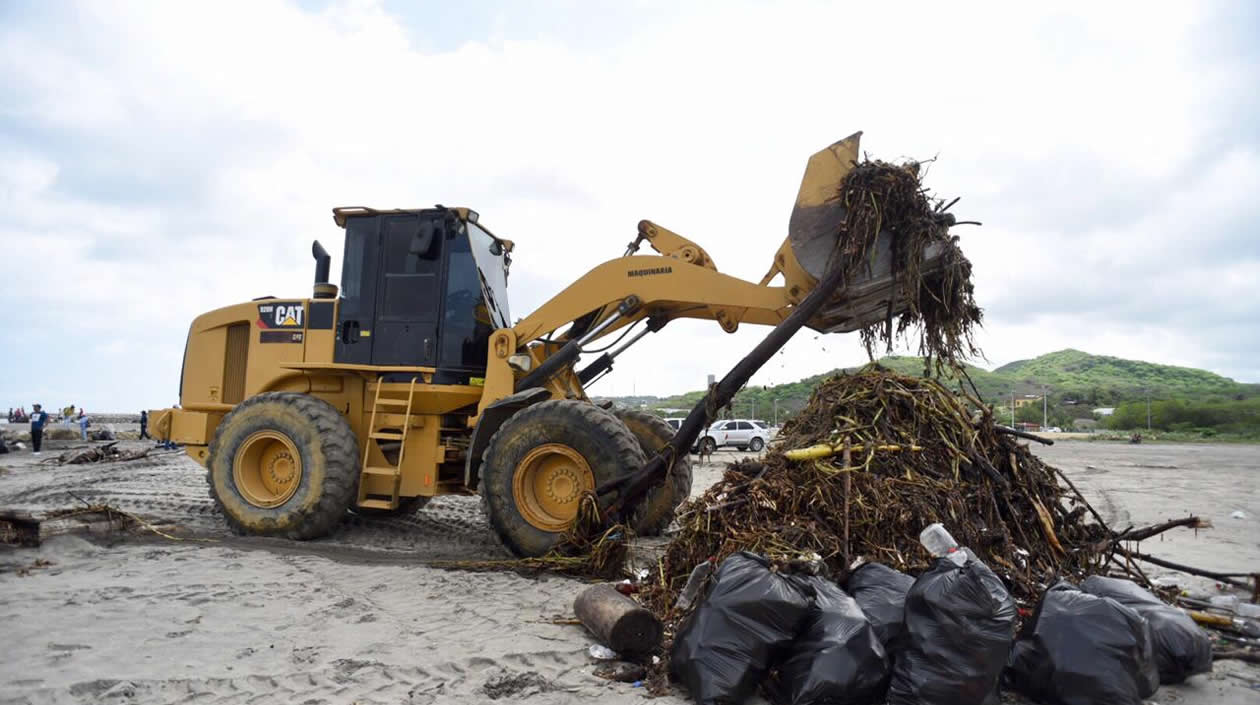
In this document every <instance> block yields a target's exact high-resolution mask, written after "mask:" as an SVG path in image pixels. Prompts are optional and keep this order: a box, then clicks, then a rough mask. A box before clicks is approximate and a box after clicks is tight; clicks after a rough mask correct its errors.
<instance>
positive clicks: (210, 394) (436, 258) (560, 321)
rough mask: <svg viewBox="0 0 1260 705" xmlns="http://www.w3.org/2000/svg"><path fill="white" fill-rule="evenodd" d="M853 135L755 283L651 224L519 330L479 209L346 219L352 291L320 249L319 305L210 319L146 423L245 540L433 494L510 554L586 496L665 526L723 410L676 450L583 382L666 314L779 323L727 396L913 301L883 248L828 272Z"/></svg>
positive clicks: (654, 427)
mask: <svg viewBox="0 0 1260 705" xmlns="http://www.w3.org/2000/svg"><path fill="white" fill-rule="evenodd" d="M860 134H861V133H857V134H854V135H852V136H850V137H848V138H846V139H844V140H841V141H840V142H837V143H835V144H833V145H831V146H830V147H828V148H826V149H823V150H822V151H820V152H818V153H817V154H815V155H813V157H811V159H810V160H809V163H808V165H807V168H806V171H805V176H804V179H803V180H802V183H801V187H800V192H799V194H798V197H797V203H796V207H795V209H794V210H793V213H792V218H791V222H790V226H789V234H788V236H787V238H786V239H785V240H784V241H783V243H782V245H781V246H780V247H779V248H778V251H777V252H776V253H775V254H774V258H773V263H772V264H771V266H770V269H769V272H767V274H766V276H765V277H764V278H763V279H762V280H761V281H760V282H756V283H754V282H751V281H745V280H742V279H739V278H736V277H733V276H729V275H726V274H723V273H721V272H720V271H718V268H717V264H716V262H714V260H713V258H712V257H711V256H710V255H709V253H708V252H706V251H705V249H704V248H703V247H701V246H700V245H698V244H697V243H695V242H693V241H691V240H689V239H687V238H685V237H683V236H682V235H679V234H678V233H675V232H672V231H670V230H668V229H667V228H665V227H663V226H661V225H657V224H655V223H652V222H649V221H646V220H645V221H642V222H641V223H639V226H638V232H637V235H636V237H635V238H634V241H633V242H632V243H631V244H630V246H629V248H628V249H627V250H626V251H625V252H624V253H623V254H622V256H620V257H616V258H614V259H610V260H609V261H607V262H604V263H603V264H601V265H599V266H597V267H595V268H594V269H592V270H590V271H588V272H586V273H585V274H583V275H582V276H580V277H578V278H577V280H576V281H574V282H573V283H572V284H571V285H570V286H568V287H567V288H566V289H564V290H563V291H561V292H560V293H559V294H557V295H556V296H555V297H554V298H552V299H551V300H550V301H548V302H547V303H545V304H544V305H543V306H541V307H540V308H539V309H538V310H537V311H534V312H532V313H530V314H529V315H527V316H525V317H524V318H521V319H520V320H518V321H516V322H515V323H513V322H512V318H511V314H510V312H509V299H508V291H507V284H508V272H509V268H510V264H511V254H512V252H513V249H514V244H513V243H512V242H511V241H510V240H506V239H503V238H502V237H499V236H497V235H495V234H494V233H493V232H491V230H490V229H489V228H488V227H486V225H485V224H483V223H482V222H481V220H480V218H479V217H478V214H477V213H476V212H475V211H473V210H469V209H467V208H446V207H442V206H436V207H434V208H421V209H405V210H403V209H400V210H378V209H373V208H363V207H348V208H335V209H333V220H334V222H335V223H336V225H337V226H338V227H340V228H342V229H344V231H345V238H344V239H345V244H344V254H343V260H342V272H341V283H340V286H338V285H336V284H333V283H330V282H329V281H328V278H329V277H328V274H329V265H330V257H329V255H328V254H327V253H326V251H325V250H324V248H323V247H322V246H320V244H319V242H318V241H316V242H315V243H314V245H313V250H312V252H313V255H314V258H315V284H314V291H313V294H312V296H311V297H310V298H279V297H274V296H267V297H263V298H259V299H254V300H253V301H249V302H246V303H239V304H235V305H231V306H227V307H224V308H220V309H217V310H214V311H211V312H209V313H206V314H203V315H201V316H198V317H197V318H196V320H194V321H193V323H192V326H191V328H190V330H189V333H188V338H187V346H186V349H185V353H184V361H183V371H182V373H181V380H180V390H179V399H180V404H179V406H178V407H177V408H171V409H158V410H153V411H151V412H150V427H151V429H152V432H153V434H154V435H155V437H157V438H159V439H161V440H170V441H174V442H176V443H180V444H183V445H184V446H185V447H186V451H187V453H188V455H190V456H191V457H192V458H193V459H194V460H196V461H197V462H198V463H200V464H202V465H203V466H205V468H206V471H207V481H208V483H209V486H210V493H211V495H212V496H213V497H214V499H215V501H216V502H217V503H218V505H219V506H220V507H221V509H222V511H223V514H224V516H225V517H226V519H227V522H228V523H229V525H230V526H231V528H232V529H233V530H235V531H237V532H239V533H247V534H264V535H275V536H284V537H290V538H294V539H312V538H317V537H320V536H324V535H326V534H328V533H329V532H331V531H332V530H333V529H334V528H335V527H336V526H337V524H338V523H339V522H340V521H341V520H342V518H343V517H344V516H345V515H346V513H347V511H352V512H355V513H366V514H390V513H399V512H413V511H416V510H417V509H418V508H420V507H422V506H424V504H425V503H426V502H428V501H429V500H430V499H431V498H433V497H436V496H438V495H444V494H479V495H480V497H481V504H482V507H483V510H484V512H485V515H486V518H487V520H488V523H489V525H490V527H491V528H492V530H493V531H494V532H495V534H496V535H497V536H498V538H499V539H500V540H501V541H502V543H503V544H504V545H505V546H506V547H507V548H508V549H509V550H510V551H511V552H512V553H514V554H516V555H518V556H538V555H542V554H544V553H546V552H547V551H548V550H549V549H551V548H552V546H553V545H554V544H555V543H556V542H557V541H558V540H559V537H560V536H561V535H562V534H563V533H564V532H565V530H566V529H568V528H569V527H570V526H571V524H572V523H573V522H574V520H575V517H576V515H577V512H578V506H579V504H580V501H581V499H582V497H583V495H584V494H587V493H598V497H599V501H600V502H601V504H602V505H603V506H605V507H607V508H609V509H610V511H613V512H615V513H616V514H617V515H618V516H619V517H622V518H623V520H625V521H628V522H630V524H631V525H632V527H633V529H634V530H635V531H636V532H637V533H640V534H652V533H659V532H660V531H661V530H663V529H664V528H665V527H666V526H667V525H668V524H669V522H670V521H671V519H672V517H673V514H674V509H675V507H676V506H677V505H678V504H679V503H680V502H682V501H683V500H685V499H686V498H687V496H688V494H689V493H690V490H691V479H692V478H691V468H690V464H689V460H688V455H687V451H686V449H687V447H689V446H690V445H691V443H692V441H694V438H695V434H696V433H697V432H698V431H699V429H700V428H702V427H703V426H704V425H705V422H706V421H708V420H709V419H708V418H707V416H709V415H711V414H712V412H713V409H712V408H709V409H701V408H699V407H698V408H697V409H696V410H694V411H693V413H692V415H691V416H689V417H688V421H687V422H685V423H684V424H683V427H682V428H681V429H680V430H679V431H678V434H679V436H680V437H681V436H686V435H687V434H690V437H689V438H675V432H674V430H673V429H672V428H671V427H670V426H669V425H667V424H666V423H665V422H664V420H663V419H659V418H657V417H655V416H653V415H651V414H648V413H644V412H641V411H638V410H625V409H616V408H604V407H601V406H599V405H596V404H594V403H592V402H591V401H590V400H589V398H588V397H587V394H586V391H585V390H586V387H587V385H589V384H590V383H591V382H593V381H594V380H595V379H597V378H598V377H599V376H601V375H603V374H606V373H607V372H609V371H610V370H611V368H612V365H613V361H614V360H615V359H616V358H617V357H618V356H620V355H622V354H624V353H625V352H626V350H627V349H629V348H630V347H631V346H632V345H634V343H635V342H637V341H639V340H640V339H642V338H643V337H644V336H645V335H647V334H649V333H656V332H659V331H661V329H662V328H664V327H665V326H666V324H668V323H669V322H670V321H672V320H674V319H678V318H697V319H706V320H713V321H716V322H717V324H718V325H719V326H721V328H722V329H723V330H724V331H726V332H728V333H730V332H734V331H735V330H736V329H737V328H738V327H739V326H740V325H741V324H744V323H748V324H759V325H767V326H775V329H774V331H773V333H772V335H771V336H770V337H768V338H767V339H766V341H765V342H763V344H762V345H760V346H758V351H755V352H757V354H756V355H753V356H750V358H749V359H746V360H745V361H744V362H742V363H741V365H740V366H739V367H737V370H735V371H733V372H732V375H728V377H727V378H724V380H723V384H721V385H718V387H720V388H722V389H724V390H725V394H726V397H727V400H729V396H730V394H733V393H734V391H735V390H737V389H738V387H739V386H742V384H743V383H744V382H746V381H747V379H748V378H749V377H750V376H751V374H752V373H753V372H755V371H756V368H757V367H760V365H761V364H764V362H765V360H766V359H768V358H769V356H770V355H772V354H773V352H774V351H775V350H777V349H778V348H779V347H781V346H782V345H783V344H784V343H785V342H786V341H787V339H788V338H789V337H790V336H791V334H792V333H794V332H795V331H796V330H797V329H799V328H800V327H801V326H802V325H808V326H809V327H810V328H813V329H814V330H817V331H821V332H833V331H839V332H846V331H853V330H857V329H859V328H861V327H862V326H864V325H866V324H868V323H870V322H872V321H876V320H883V318H884V317H885V316H887V315H889V314H890V312H891V311H892V310H893V309H894V308H898V309H899V308H900V307H901V306H902V304H901V302H899V301H898V300H897V297H898V296H900V294H899V293H898V292H897V291H896V287H894V286H893V285H892V277H891V275H890V273H889V269H890V265H889V262H888V260H889V246H888V244H887V243H882V242H881V243H878V244H877V246H876V252H875V255H876V256H875V259H874V265H873V266H872V267H871V268H870V271H869V276H867V277H866V278H864V279H861V280H859V281H853V282H847V283H846V285H845V287H844V288H843V290H842V291H833V290H832V289H835V287H837V286H838V280H836V279H835V278H834V277H830V278H829V275H828V273H827V272H826V271H824V270H825V268H826V265H827V262H826V260H827V258H828V256H829V254H830V253H831V252H832V251H833V250H834V249H835V247H834V246H835V241H836V232H837V226H838V223H840V222H841V220H842V219H843V209H842V207H841V205H840V204H839V203H838V202H837V197H838V193H839V187H840V183H841V181H842V179H843V177H844V176H845V174H846V173H847V171H848V170H849V168H850V167H851V165H852V164H853V163H854V162H855V161H856V160H857V158H858V140H859V137H860ZM643 244H647V245H648V246H649V247H650V248H651V249H652V250H653V251H654V253H653V254H644V253H643V252H641V246H642V245H643ZM931 260H932V257H931V256H926V257H925V266H930V265H931ZM827 287H831V288H832V289H828V288H827ZM614 335H616V336H617V337H616V338H610V336H614ZM605 340H612V342H611V343H599V341H605ZM597 343H599V345H602V347H598V346H597ZM767 350H768V352H766V351H767ZM584 358H585V360H583V359H584ZM582 362H584V364H580V363H582ZM736 372H738V374H735V373H736ZM719 405H720V404H719ZM693 417H694V418H693ZM671 443H672V444H673V445H671ZM676 448H681V449H682V450H681V452H678V451H677V450H676Z"/></svg>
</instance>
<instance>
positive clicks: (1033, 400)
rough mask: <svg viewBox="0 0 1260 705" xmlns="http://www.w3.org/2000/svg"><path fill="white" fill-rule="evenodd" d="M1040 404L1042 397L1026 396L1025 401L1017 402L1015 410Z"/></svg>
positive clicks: (1019, 400)
mask: <svg viewBox="0 0 1260 705" xmlns="http://www.w3.org/2000/svg"><path fill="white" fill-rule="evenodd" d="M1040 403H1041V397H1039V396H1037V395H1035V394H1025V395H1024V398H1023V399H1016V400H1015V408H1016V409H1018V408H1020V407H1024V406H1028V405H1029V404H1040Z"/></svg>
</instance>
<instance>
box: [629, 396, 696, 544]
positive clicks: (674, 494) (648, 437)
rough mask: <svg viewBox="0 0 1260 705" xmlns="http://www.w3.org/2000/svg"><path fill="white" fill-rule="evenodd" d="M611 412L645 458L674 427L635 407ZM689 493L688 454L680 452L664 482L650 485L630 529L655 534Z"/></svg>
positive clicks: (670, 437)
mask: <svg viewBox="0 0 1260 705" xmlns="http://www.w3.org/2000/svg"><path fill="white" fill-rule="evenodd" d="M613 414H615V415H616V416H617V418H618V419H621V422H622V423H624V424H625V425H626V428H628V429H630V432H631V433H633V434H634V437H635V438H636V439H638V441H639V448H640V449H642V450H643V455H644V457H645V458H651V457H652V456H654V455H656V453H657V452H658V451H660V449H661V448H664V447H665V446H666V445H668V444H669V442H670V441H671V440H673V439H674V429H673V428H672V427H671V426H670V425H669V424H668V423H666V422H665V420H664V419H662V418H660V417H659V416H656V415H654V414H649V413H648V412H646V411H639V410H637V409H614V410H613ZM689 496H691V458H690V457H688V456H687V454H686V453H682V454H681V455H679V456H678V457H676V458H675V459H674V467H673V469H672V470H671V471H670V473H669V476H668V477H667V478H666V479H665V482H664V483H662V484H660V485H657V486H656V487H654V488H652V491H651V492H649V493H648V495H647V498H646V499H645V500H644V501H643V503H642V504H640V505H639V507H638V508H637V509H635V511H634V515H633V516H634V520H633V522H632V524H633V528H634V532H635V533H636V534H638V535H640V536H659V535H660V534H661V532H662V531H664V530H665V529H666V528H668V527H669V523H670V522H671V521H673V520H674V510H675V509H677V508H678V505H680V504H682V503H683V502H685V501H686V500H687V498H688V497H689Z"/></svg>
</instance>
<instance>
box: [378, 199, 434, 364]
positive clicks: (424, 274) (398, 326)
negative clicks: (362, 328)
mask: <svg viewBox="0 0 1260 705" xmlns="http://www.w3.org/2000/svg"><path fill="white" fill-rule="evenodd" d="M443 240H444V238H443V237H442V221H441V220H439V219H437V218H435V217H433V216H430V215H427V214H411V213H409V214H404V215H388V216H382V217H381V265H380V272H381V275H380V278H379V280H378V281H377V287H378V288H377V294H376V299H377V307H376V326H375V330H373V331H372V338H373V341H372V364H375V365H420V366H427V367H435V366H436V365H437V350H438V317H439V314H440V313H441V310H442V250H443V245H444V243H443Z"/></svg>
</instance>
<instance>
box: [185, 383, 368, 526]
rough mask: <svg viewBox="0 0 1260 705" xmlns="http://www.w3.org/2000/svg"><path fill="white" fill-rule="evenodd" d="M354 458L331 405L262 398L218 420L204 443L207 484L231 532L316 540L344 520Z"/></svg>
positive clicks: (293, 397)
mask: <svg viewBox="0 0 1260 705" xmlns="http://www.w3.org/2000/svg"><path fill="white" fill-rule="evenodd" d="M358 454H359V444H358V442H357V440H356V439H355V436H354V432H353V431H352V430H351V429H350V424H348V423H346V420H345V418H343V417H342V416H341V414H340V413H338V411H337V409H336V408H334V407H333V406H332V405H331V404H329V403H328V402H326V401H324V400H322V399H319V398H317V397H312V396H310V395H307V394H297V393H291V392H266V393H263V394H259V395H257V396H254V397H251V398H249V399H247V400H246V401H245V402H243V403H241V404H239V405H237V407H236V408H235V409H233V410H232V411H231V412H230V413H228V415H227V416H225V417H223V421H222V422H220V423H219V427H218V429H216V430H215V434H214V439H213V440H212V441H211V442H210V453H209V457H208V458H207V459H206V467H207V471H206V480H207V481H208V482H209V484H210V496H211V497H213V498H214V501H215V503H216V504H218V505H219V508H220V509H221V510H222V511H223V515H224V516H225V517H226V518H227V522H228V525H229V526H230V527H231V528H232V529H233V530H234V531H236V532H237V533H241V534H257V535H263V536H283V537H286V538H291V539H299V540H305V539H314V538H319V537H321V536H326V535H328V534H329V533H331V532H332V531H333V530H334V529H335V528H336V527H337V524H338V523H340V522H341V520H342V518H343V517H344V516H345V514H346V509H347V508H349V506H350V503H351V501H352V499H353V496H354V487H355V483H356V482H357V481H358V477H359V459H358Z"/></svg>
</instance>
